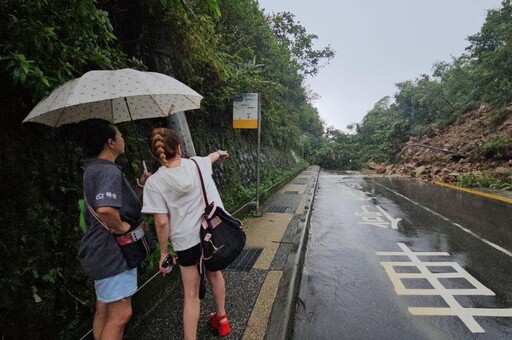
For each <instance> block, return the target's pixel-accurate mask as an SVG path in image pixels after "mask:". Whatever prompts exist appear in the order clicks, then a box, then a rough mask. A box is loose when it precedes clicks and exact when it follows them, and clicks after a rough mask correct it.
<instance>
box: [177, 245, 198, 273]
mask: <svg viewBox="0 0 512 340" xmlns="http://www.w3.org/2000/svg"><path fill="white" fill-rule="evenodd" d="M176 255H178V264H179V265H180V266H183V267H187V266H195V265H196V264H198V263H199V259H201V244H200V243H198V244H197V245H195V246H193V247H192V248H188V249H185V250H181V251H177V252H176Z"/></svg>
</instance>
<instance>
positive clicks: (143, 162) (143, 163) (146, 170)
mask: <svg viewBox="0 0 512 340" xmlns="http://www.w3.org/2000/svg"><path fill="white" fill-rule="evenodd" d="M142 166H143V167H144V171H145V172H148V167H147V166H146V161H145V160H142Z"/></svg>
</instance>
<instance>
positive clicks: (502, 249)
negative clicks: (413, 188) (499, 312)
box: [374, 182, 512, 257]
mask: <svg viewBox="0 0 512 340" xmlns="http://www.w3.org/2000/svg"><path fill="white" fill-rule="evenodd" d="M374 183H375V184H377V185H378V186H381V187H383V188H384V189H386V190H389V191H391V192H392V193H394V194H395V195H397V196H400V197H402V198H403V199H405V200H407V201H409V202H411V203H413V204H416V205H417V206H419V207H421V208H423V209H424V210H426V211H428V212H430V213H431V214H434V215H436V216H438V217H440V218H442V219H443V220H445V221H446V222H449V223H451V224H453V225H454V226H456V227H457V228H459V229H460V230H463V231H464V232H466V233H468V234H469V235H471V236H474V237H476V238H477V239H479V240H480V241H482V242H484V243H486V244H488V245H490V246H491V247H493V248H494V249H496V250H498V251H500V252H502V253H503V254H505V255H507V256H510V257H512V252H511V251H508V250H507V249H504V248H502V247H500V246H499V245H497V244H495V243H493V242H491V241H489V240H487V239H485V238H483V237H480V236H479V235H477V234H475V233H474V232H472V231H471V230H469V229H468V228H465V227H463V226H461V225H460V224H458V223H455V222H453V221H452V220H450V219H449V218H447V217H445V216H443V215H441V214H440V213H438V212H436V211H434V210H432V209H430V208H427V207H425V206H424V205H422V204H420V203H418V202H416V201H413V200H412V199H410V198H409V197H406V196H404V195H402V194H401V193H399V192H397V191H395V190H393V189H390V188H388V187H386V186H385V185H382V184H380V183H377V182H374Z"/></svg>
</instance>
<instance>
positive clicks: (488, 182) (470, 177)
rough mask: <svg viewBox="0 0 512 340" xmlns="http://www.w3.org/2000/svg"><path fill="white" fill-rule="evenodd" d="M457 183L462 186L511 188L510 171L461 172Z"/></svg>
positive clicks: (511, 176)
mask: <svg viewBox="0 0 512 340" xmlns="http://www.w3.org/2000/svg"><path fill="white" fill-rule="evenodd" d="M458 185H460V186H461V187H463V188H491V189H501V190H512V171H508V172H505V173H496V172H494V171H487V172H477V173H470V174H462V175H460V176H459V178H458Z"/></svg>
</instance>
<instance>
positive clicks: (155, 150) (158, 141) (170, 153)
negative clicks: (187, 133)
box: [149, 128, 181, 165]
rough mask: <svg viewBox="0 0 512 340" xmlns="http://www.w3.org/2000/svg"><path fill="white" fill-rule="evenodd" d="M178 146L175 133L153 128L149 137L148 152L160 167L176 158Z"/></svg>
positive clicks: (165, 129) (178, 142) (178, 139)
mask: <svg viewBox="0 0 512 340" xmlns="http://www.w3.org/2000/svg"><path fill="white" fill-rule="evenodd" d="M180 144H181V143H180V138H179V137H178V134H177V133H176V131H174V130H173V129H169V128H155V129H153V131H152V132H151V135H150V137H149V150H150V151H151V154H152V155H153V157H155V158H157V159H158V160H159V161H160V163H161V164H162V165H166V164H167V160H169V159H171V158H174V157H175V156H176V152H177V151H178V146H179V145H180Z"/></svg>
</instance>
